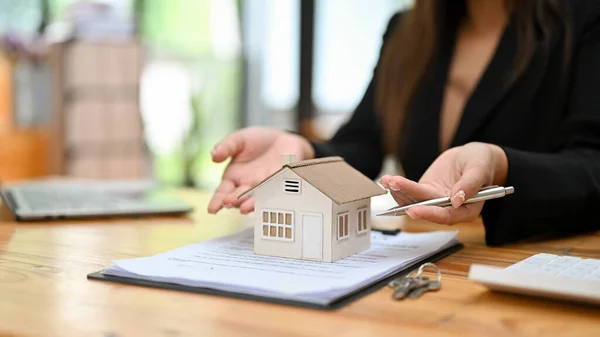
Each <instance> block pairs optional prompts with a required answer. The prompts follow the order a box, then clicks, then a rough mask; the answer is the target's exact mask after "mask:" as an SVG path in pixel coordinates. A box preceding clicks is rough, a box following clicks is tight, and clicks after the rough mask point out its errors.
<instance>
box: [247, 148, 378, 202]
mask: <svg viewBox="0 0 600 337" xmlns="http://www.w3.org/2000/svg"><path fill="white" fill-rule="evenodd" d="M285 168H289V169H290V170H292V171H293V172H294V173H296V174H297V175H298V176H300V177H301V178H302V179H304V180H305V181H306V182H308V183H309V184H311V185H312V186H314V187H315V188H316V189H318V190H319V191H321V192H322V193H323V194H325V195H326V196H327V197H329V198H331V200H333V201H334V202H336V203H337V204H345V203H349V202H353V201H357V200H362V199H366V198H370V197H374V196H377V195H382V194H386V193H387V192H386V190H385V189H383V188H381V187H380V186H379V185H377V184H376V183H375V182H373V181H372V180H371V179H369V178H368V177H366V176H364V175H363V174H362V173H360V172H359V171H358V170H356V169H355V168H353V167H352V166H350V165H348V163H346V162H345V161H344V160H343V159H342V158H340V157H326V158H320V159H311V160H305V161H300V162H295V163H291V164H288V165H285V166H283V167H282V168H281V169H279V170H278V171H277V172H275V173H273V174H272V175H271V176H269V177H268V178H266V179H265V180H263V181H262V182H261V183H259V184H258V185H256V186H254V187H253V188H251V189H249V190H248V191H246V192H244V193H243V194H242V195H240V197H242V196H244V195H246V194H248V193H250V192H252V191H253V190H254V189H256V188H257V187H259V186H261V185H262V184H264V183H265V182H267V181H269V180H270V179H271V178H273V177H274V176H276V175H277V174H278V173H279V172H281V171H282V170H284V169H285Z"/></svg>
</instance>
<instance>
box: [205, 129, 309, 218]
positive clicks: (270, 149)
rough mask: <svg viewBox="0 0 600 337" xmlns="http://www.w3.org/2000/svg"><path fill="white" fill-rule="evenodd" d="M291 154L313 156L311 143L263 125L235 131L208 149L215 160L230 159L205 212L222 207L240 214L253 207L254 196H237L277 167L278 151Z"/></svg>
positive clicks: (307, 157)
mask: <svg viewBox="0 0 600 337" xmlns="http://www.w3.org/2000/svg"><path fill="white" fill-rule="evenodd" d="M288 153H290V154H292V153H293V154H295V155H296V160H306V159H312V158H314V152H313V149H312V146H311V145H310V143H309V142H308V140H306V139H305V138H303V137H301V136H298V135H295V134H291V133H288V132H284V131H279V130H276V129H272V128H265V127H250V128H245V129H241V130H239V131H236V132H234V133H232V134H230V135H228V136H227V137H225V139H223V140H222V141H221V142H220V143H218V144H217V145H216V146H215V147H214V149H213V150H212V152H211V155H212V159H213V161H214V162H215V163H221V162H224V161H225V160H227V159H228V158H231V161H230V163H229V164H228V165H227V168H226V169H225V172H224V173H223V178H222V181H221V184H220V185H219V187H218V188H217V190H216V191H215V194H214V195H213V197H212V199H211V201H210V203H209V205H208V212H209V213H211V214H215V213H217V212H218V211H219V210H221V209H222V208H223V207H225V208H232V207H239V209H240V212H241V213H242V214H247V213H250V212H252V211H253V210H254V199H253V198H252V197H251V196H245V197H243V198H241V199H238V196H239V195H240V194H242V193H243V192H245V191H246V190H248V189H250V188H251V187H253V186H255V185H256V184H258V183H260V182H261V181H262V180H264V179H265V178H267V177H268V176H270V175H271V174H273V173H274V172H275V171H277V170H279V169H280V168H281V155H282V154H288Z"/></svg>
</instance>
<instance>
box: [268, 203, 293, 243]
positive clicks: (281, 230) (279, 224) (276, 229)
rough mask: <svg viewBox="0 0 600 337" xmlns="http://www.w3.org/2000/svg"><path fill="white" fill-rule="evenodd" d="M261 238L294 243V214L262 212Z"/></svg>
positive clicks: (274, 211) (275, 211)
mask: <svg viewBox="0 0 600 337" xmlns="http://www.w3.org/2000/svg"><path fill="white" fill-rule="evenodd" d="M262 237H263V238H265V239H270V240H282V241H294V213H293V212H289V211H277V210H263V211H262Z"/></svg>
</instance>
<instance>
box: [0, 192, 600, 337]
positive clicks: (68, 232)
mask: <svg viewBox="0 0 600 337" xmlns="http://www.w3.org/2000/svg"><path fill="white" fill-rule="evenodd" d="M185 195H186V197H187V198H189V199H190V200H193V201H194V203H195V204H196V205H197V206H198V212H197V213H195V214H194V215H193V216H192V217H191V218H190V219H177V218H175V219H173V218H171V219H169V218H164V219H152V220H143V219H138V220H119V221H110V222H108V221H89V222H62V223H40V224H17V223H15V222H13V221H12V220H11V218H10V215H9V214H8V213H7V210H6V208H4V207H3V208H2V215H1V217H0V336H24V335H28V336H29V335H44V336H50V335H52V336H102V337H109V336H111V337H124V336H237V335H246V336H260V337H268V336H344V337H346V336H461V337H463V336H600V308H592V307H586V306H581V305H575V304H567V303H559V302H552V301H549V300H541V299H534V298H525V297H518V296H513V295H505V294H494V293H490V292H487V291H486V290H485V289H484V288H483V287H481V286H479V285H476V284H474V283H472V282H470V281H468V280H467V279H466V278H465V276H466V275H467V273H468V269H469V266H470V264H471V263H474V262H476V263H486V264H494V265H500V266H507V265H509V264H511V263H514V262H516V261H517V260H520V259H523V258H526V257H528V256H530V255H532V254H535V253H538V252H548V253H559V254H572V255H577V256H587V257H593V258H600V235H599V234H596V235H589V236H579V237H574V238H569V239H564V240H556V241H547V242H540V243H528V244H519V245H512V246H507V247H503V248H488V247H486V246H485V245H484V242H483V228H482V226H481V225H480V224H477V223H474V224H462V225H457V226H456V228H458V229H460V239H461V240H462V241H463V242H464V243H465V244H466V248H465V249H464V250H462V251H460V252H458V253H455V254H454V255H452V256H450V257H447V258H445V259H443V260H442V261H440V262H439V266H440V267H441V268H442V269H443V273H444V276H443V277H444V279H443V288H442V289H441V290H440V291H439V292H437V293H428V294H426V295H425V296H423V297H422V298H420V299H419V300H417V301H403V302H395V301H392V300H391V298H390V296H391V290H390V289H388V288H383V289H381V290H379V291H377V292H375V293H373V294H371V295H369V296H366V297H364V298H363V299H361V300H359V301H357V302H354V303H352V304H350V305H349V306H347V307H344V308H342V309H340V310H339V311H333V312H323V311H316V310H310V309H302V308H294V307H285V306H280V305H274V304H266V303H259V302H251V301H244V300H237V299H230V298H221V297H215V296H208V295H198V294H190V293H183V292H175V291H167V290H158V289H150V288H143V287H135V286H126V285H119V284H113V283H104V282H98V281H89V280H87V279H86V275H87V274H88V273H91V272H95V271H98V270H100V269H102V268H103V267H104V266H106V265H108V264H109V263H110V261H111V260H112V259H121V258H129V257H135V256H146V255H150V254H155V253H159V252H163V251H165V250H168V249H173V248H176V247H180V246H182V245H185V244H189V243H192V242H196V241H199V240H206V239H210V238H214V237H217V236H221V235H226V234H229V233H232V232H234V231H237V230H240V229H242V228H243V227H244V226H246V225H247V221H248V219H247V218H243V217H241V216H239V215H237V213H236V212H234V211H230V212H227V213H224V214H220V215H218V216H210V215H208V214H206V213H205V212H204V209H205V206H206V203H207V202H208V198H209V196H208V195H205V194H198V193H195V192H187V193H186V194H185ZM438 228H445V229H446V227H441V226H436V225H431V224H423V223H407V224H405V225H404V229H405V230H409V231H422V230H433V229H438Z"/></svg>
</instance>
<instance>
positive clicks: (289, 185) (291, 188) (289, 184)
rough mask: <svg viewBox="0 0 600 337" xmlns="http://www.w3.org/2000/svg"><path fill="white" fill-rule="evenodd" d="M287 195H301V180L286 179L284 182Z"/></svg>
mask: <svg viewBox="0 0 600 337" xmlns="http://www.w3.org/2000/svg"><path fill="white" fill-rule="evenodd" d="M283 191H284V192H285V193H292V194H300V180H294V179H286V180H284V181H283Z"/></svg>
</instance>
